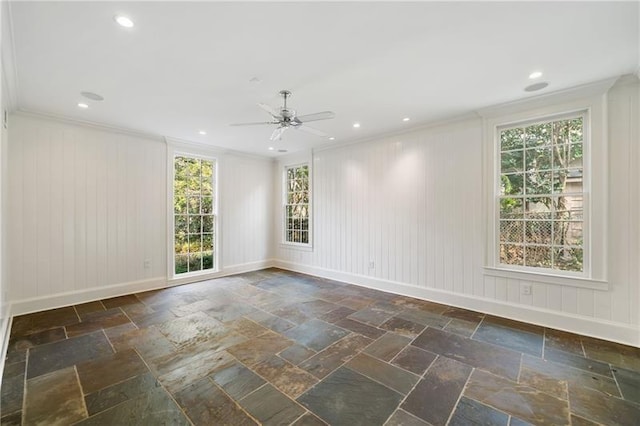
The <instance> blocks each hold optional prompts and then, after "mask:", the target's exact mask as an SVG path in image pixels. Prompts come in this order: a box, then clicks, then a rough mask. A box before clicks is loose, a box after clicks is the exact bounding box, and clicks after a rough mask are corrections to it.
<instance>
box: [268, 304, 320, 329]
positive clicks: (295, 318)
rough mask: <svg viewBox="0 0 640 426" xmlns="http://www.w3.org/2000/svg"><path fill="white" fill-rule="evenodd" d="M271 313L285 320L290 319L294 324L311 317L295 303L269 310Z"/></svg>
mask: <svg viewBox="0 0 640 426" xmlns="http://www.w3.org/2000/svg"><path fill="white" fill-rule="evenodd" d="M271 313H272V314H273V315H276V316H278V317H280V318H283V319H285V320H287V321H290V322H292V323H294V324H297V325H300V324H302V323H304V322H306V321H309V320H310V319H312V317H311V316H309V315H307V314H306V313H304V312H303V311H302V310H300V309H299V308H298V307H297V306H295V305H287V306H284V307H281V308H278V309H275V310H273V311H271Z"/></svg>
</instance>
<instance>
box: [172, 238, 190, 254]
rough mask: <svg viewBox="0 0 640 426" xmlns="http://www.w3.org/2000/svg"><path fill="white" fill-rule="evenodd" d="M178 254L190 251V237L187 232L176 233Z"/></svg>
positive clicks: (175, 243) (175, 247) (176, 250)
mask: <svg viewBox="0 0 640 426" xmlns="http://www.w3.org/2000/svg"><path fill="white" fill-rule="evenodd" d="M173 246H174V249H175V252H176V254H179V253H188V252H189V239H188V237H187V236H186V235H185V234H180V235H176V238H175V240H174V243H173Z"/></svg>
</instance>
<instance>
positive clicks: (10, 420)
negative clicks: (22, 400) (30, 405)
mask: <svg viewBox="0 0 640 426" xmlns="http://www.w3.org/2000/svg"><path fill="white" fill-rule="evenodd" d="M21 425H22V411H16V412H14V413H11V414H6V415H5V414H3V415H2V417H0V426H21Z"/></svg>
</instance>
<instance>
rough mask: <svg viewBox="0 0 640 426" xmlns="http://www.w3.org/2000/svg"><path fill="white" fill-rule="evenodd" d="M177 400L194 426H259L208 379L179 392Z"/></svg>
mask: <svg viewBox="0 0 640 426" xmlns="http://www.w3.org/2000/svg"><path fill="white" fill-rule="evenodd" d="M175 399H176V402H177V403H178V404H179V405H180V406H181V407H182V408H183V409H184V411H185V413H186V414H187V416H188V417H189V419H191V421H192V422H193V424H194V425H204V426H208V425H234V426H247V425H257V423H256V422H255V421H254V420H253V419H252V418H251V417H249V416H248V415H247V413H245V412H244V411H243V410H242V409H240V407H239V406H238V405H237V404H236V403H235V402H234V401H233V400H232V399H231V398H229V397H228V396H227V395H225V394H224V392H222V391H221V390H220V389H219V388H218V387H217V386H216V385H214V384H213V382H212V381H211V380H210V379H208V378H204V379H200V380H198V381H197V382H195V383H193V384H191V385H189V386H187V387H186V388H184V389H182V390H181V391H179V392H177V393H176V394H175Z"/></svg>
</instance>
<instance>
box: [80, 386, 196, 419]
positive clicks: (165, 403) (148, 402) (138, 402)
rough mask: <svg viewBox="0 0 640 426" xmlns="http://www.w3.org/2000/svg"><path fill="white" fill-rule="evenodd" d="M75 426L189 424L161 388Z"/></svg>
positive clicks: (156, 388)
mask: <svg viewBox="0 0 640 426" xmlns="http://www.w3.org/2000/svg"><path fill="white" fill-rule="evenodd" d="M76 425H78V426H104V425H172V426H189V425H190V422H189V420H188V419H187V418H186V416H185V415H184V413H183V412H182V410H181V409H180V408H179V407H178V405H177V404H176V403H175V402H174V401H173V399H171V397H170V396H169V394H168V393H167V392H166V391H165V390H164V389H162V388H161V387H155V388H153V389H152V390H150V391H148V392H146V393H143V394H141V395H139V396H138V397H136V398H132V399H128V400H126V401H124V402H123V403H121V404H118V405H116V406H114V407H111V408H109V409H107V410H104V411H101V412H99V413H98V414H95V415H93V416H91V417H89V418H87V419H85V420H83V421H81V422H78V423H76Z"/></svg>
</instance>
